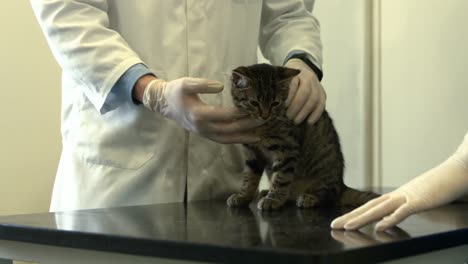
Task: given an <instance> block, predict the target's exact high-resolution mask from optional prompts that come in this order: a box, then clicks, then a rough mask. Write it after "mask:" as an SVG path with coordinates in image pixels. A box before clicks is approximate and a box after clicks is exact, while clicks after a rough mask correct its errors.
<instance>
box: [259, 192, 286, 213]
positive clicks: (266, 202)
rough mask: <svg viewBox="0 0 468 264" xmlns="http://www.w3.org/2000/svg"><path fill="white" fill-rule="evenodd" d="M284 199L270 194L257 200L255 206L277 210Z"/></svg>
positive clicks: (261, 208)
mask: <svg viewBox="0 0 468 264" xmlns="http://www.w3.org/2000/svg"><path fill="white" fill-rule="evenodd" d="M285 202H286V199H277V198H272V197H270V196H268V195H267V196H265V197H263V198H262V199H260V201H258V204H257V208H258V209H260V210H277V209H279V208H281V206H283V204H284V203H285Z"/></svg>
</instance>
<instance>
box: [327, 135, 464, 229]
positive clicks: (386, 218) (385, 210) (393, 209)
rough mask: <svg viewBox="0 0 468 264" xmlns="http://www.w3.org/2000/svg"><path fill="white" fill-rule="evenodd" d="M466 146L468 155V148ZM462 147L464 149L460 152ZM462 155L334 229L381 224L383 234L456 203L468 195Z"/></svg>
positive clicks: (364, 207) (338, 220) (347, 217)
mask: <svg viewBox="0 0 468 264" xmlns="http://www.w3.org/2000/svg"><path fill="white" fill-rule="evenodd" d="M465 141H466V143H468V141H467V140H465ZM465 145H466V147H467V149H466V150H467V151H468V144H465ZM462 147H463V145H462V146H460V149H461V148H462ZM460 149H459V150H460ZM459 154H460V151H458V152H457V153H456V154H455V155H454V156H452V157H451V158H449V159H447V160H446V161H445V162H443V163H442V164H440V165H439V166H437V167H435V168H433V169H431V170H429V171H427V172H425V173H423V174H422V175H420V176H418V177H417V178H415V179H413V180H411V181H409V182H408V183H406V184H404V185H403V186H401V187H400V188H398V189H396V190H395V191H393V192H390V193H388V194H385V195H382V196H381V197H379V198H376V199H374V200H371V201H369V202H367V203H366V204H364V205H362V206H361V207H359V208H357V209H355V210H354V211H352V212H350V213H347V214H345V215H343V216H341V217H338V218H336V219H335V220H334V221H333V222H332V223H331V227H332V228H333V229H343V228H344V229H347V230H355V229H359V228H360V227H362V226H364V225H367V224H369V223H371V222H374V221H378V220H380V222H378V223H377V224H376V226H375V230H376V231H383V230H385V229H388V228H390V227H392V226H394V225H397V224H398V223H400V222H401V221H403V220H404V219H405V218H406V217H408V216H409V215H411V214H414V213H417V212H420V211H423V210H426V209H430V208H434V207H437V206H440V205H443V204H446V203H449V202H451V201H453V200H456V199H457V198H459V197H461V196H462V195H463V194H464V193H467V192H468V156H467V155H465V156H464V158H460V155H459ZM382 218H383V219H382ZM381 219H382V220H381Z"/></svg>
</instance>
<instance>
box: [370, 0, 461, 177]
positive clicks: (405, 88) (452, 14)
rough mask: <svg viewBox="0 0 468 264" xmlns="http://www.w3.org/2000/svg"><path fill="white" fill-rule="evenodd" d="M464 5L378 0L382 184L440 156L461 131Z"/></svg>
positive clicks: (451, 148) (447, 151)
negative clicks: (379, 5) (379, 11)
mask: <svg viewBox="0 0 468 264" xmlns="http://www.w3.org/2000/svg"><path fill="white" fill-rule="evenodd" d="M467 11H468V1H466V0H445V1H439V0H411V1H408V0H383V1H381V14H382V16H381V25H382V28H381V51H380V52H381V67H382V68H381V74H382V75H381V76H382V80H381V83H382V86H381V96H382V97H381V101H382V113H381V122H382V175H381V177H382V184H383V185H384V186H398V185H400V184H402V183H404V182H406V181H407V180H409V179H411V178H413V177H415V176H417V175H419V174H420V173H422V172H424V171H425V170H427V169H429V168H431V167H433V166H435V165H437V164H438V163H440V162H442V161H443V160H444V159H445V158H447V157H448V156H449V155H450V154H451V153H453V151H454V150H455V149H456V147H457V146H458V144H459V143H460V142H461V140H462V138H463V135H464V134H465V133H466V131H468V27H467V26H466V25H467ZM377 88H378V87H377Z"/></svg>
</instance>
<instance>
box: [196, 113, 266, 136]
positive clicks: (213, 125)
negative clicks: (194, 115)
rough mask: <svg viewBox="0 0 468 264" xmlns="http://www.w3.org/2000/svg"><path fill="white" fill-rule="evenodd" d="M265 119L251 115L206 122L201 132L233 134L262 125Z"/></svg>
mask: <svg viewBox="0 0 468 264" xmlns="http://www.w3.org/2000/svg"><path fill="white" fill-rule="evenodd" d="M264 123H265V121H263V120H256V119H253V118H251V117H244V118H240V119H235V120H232V121H230V122H208V123H206V124H205V127H204V129H203V130H202V131H201V132H206V133H214V134H235V133H242V132H246V131H250V130H252V129H254V128H256V127H259V126H261V125H263V124H264Z"/></svg>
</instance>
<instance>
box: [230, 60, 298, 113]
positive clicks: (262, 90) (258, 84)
mask: <svg viewBox="0 0 468 264" xmlns="http://www.w3.org/2000/svg"><path fill="white" fill-rule="evenodd" d="M299 72H300V71H299V70H296V69H291V68H286V67H279V66H272V65H269V64H255V65H252V66H247V67H244V66H242V67H238V68H236V69H234V70H233V72H232V78H231V80H232V89H231V93H232V97H233V101H234V105H236V106H237V107H238V108H239V109H240V110H241V111H243V112H246V113H248V114H249V115H250V116H252V117H254V118H261V119H263V120H269V119H273V118H276V117H279V116H283V115H284V114H285V112H286V108H285V101H286V98H287V97H288V92H289V83H290V82H291V80H292V78H293V77H294V76H296V75H298V74H299Z"/></svg>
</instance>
